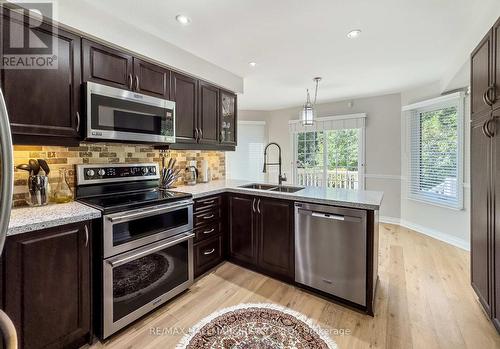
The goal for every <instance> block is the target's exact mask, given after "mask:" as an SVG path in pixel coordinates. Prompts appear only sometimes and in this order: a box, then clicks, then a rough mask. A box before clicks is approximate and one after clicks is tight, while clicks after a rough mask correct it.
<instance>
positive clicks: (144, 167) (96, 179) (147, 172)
mask: <svg viewBox="0 0 500 349" xmlns="http://www.w3.org/2000/svg"><path fill="white" fill-rule="evenodd" d="M159 178H160V177H159V167H158V164H154V163H149V164H123V165H122V164H117V165H104V164H103V165H78V166H77V182H78V185H85V184H96V183H106V182H120V181H134V180H151V179H159Z"/></svg>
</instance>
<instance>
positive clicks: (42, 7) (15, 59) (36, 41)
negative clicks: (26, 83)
mask: <svg viewBox="0 0 500 349" xmlns="http://www.w3.org/2000/svg"><path fill="white" fill-rule="evenodd" d="M13 4H14V5H13V6H9V8H6V7H5V4H4V5H3V6H1V7H0V10H1V27H0V30H1V35H0V40H1V46H0V47H1V48H2V55H1V58H2V59H1V68H3V69H57V26H54V25H50V26H48V25H46V24H44V21H46V20H47V19H53V18H54V13H53V4H52V2H49V1H44V2H16V3H13Z"/></svg>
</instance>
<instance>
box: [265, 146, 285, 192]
mask: <svg viewBox="0 0 500 349" xmlns="http://www.w3.org/2000/svg"><path fill="white" fill-rule="evenodd" d="M271 145H275V146H277V147H278V162H277V163H276V162H267V148H269V146H271ZM276 165H277V166H279V176H278V183H279V185H281V184H282V183H283V182H286V175H285V174H283V175H282V174H281V147H280V145H279V144H278V143H276V142H271V143H269V144H268V145H266V148H265V149H264V168H263V169H262V172H263V173H266V172H267V166H276Z"/></svg>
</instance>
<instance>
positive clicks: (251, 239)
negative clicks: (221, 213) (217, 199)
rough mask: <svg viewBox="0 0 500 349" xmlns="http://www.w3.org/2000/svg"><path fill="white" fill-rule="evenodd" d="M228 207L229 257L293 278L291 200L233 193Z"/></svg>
mask: <svg viewBox="0 0 500 349" xmlns="http://www.w3.org/2000/svg"><path fill="white" fill-rule="evenodd" d="M229 210H230V214H229V220H230V221H229V255H230V256H229V257H230V259H231V260H233V261H235V262H241V263H243V264H244V265H245V266H250V267H254V268H255V269H257V270H259V271H261V272H264V273H267V274H270V275H273V276H281V277H284V278H286V279H293V277H294V273H295V267H294V255H293V251H294V246H293V244H294V239H293V233H294V231H293V226H294V224H293V202H292V201H288V200H277V199H269V198H264V197H256V196H240V195H233V196H230V198H229Z"/></svg>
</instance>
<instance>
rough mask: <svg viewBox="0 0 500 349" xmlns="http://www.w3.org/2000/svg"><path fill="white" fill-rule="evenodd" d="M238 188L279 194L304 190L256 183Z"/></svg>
mask: <svg viewBox="0 0 500 349" xmlns="http://www.w3.org/2000/svg"><path fill="white" fill-rule="evenodd" d="M240 188H245V189H258V190H269V191H277V192H281V193H295V192H297V191H299V190H302V189H304V188H303V187H290V186H285V185H272V184H258V183H252V184H247V185H241V186H240Z"/></svg>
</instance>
